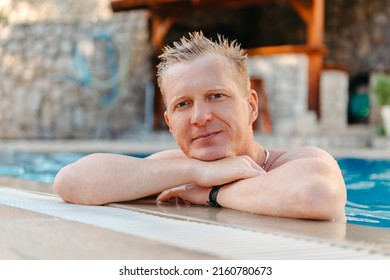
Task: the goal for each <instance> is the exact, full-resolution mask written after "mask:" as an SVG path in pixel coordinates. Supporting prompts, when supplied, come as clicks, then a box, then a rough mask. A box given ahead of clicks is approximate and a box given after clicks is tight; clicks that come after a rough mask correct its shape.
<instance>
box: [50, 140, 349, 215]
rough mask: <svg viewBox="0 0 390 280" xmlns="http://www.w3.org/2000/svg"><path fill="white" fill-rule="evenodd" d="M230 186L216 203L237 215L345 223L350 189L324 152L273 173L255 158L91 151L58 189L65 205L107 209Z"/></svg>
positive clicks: (193, 198) (284, 161)
mask: <svg viewBox="0 0 390 280" xmlns="http://www.w3.org/2000/svg"><path fill="white" fill-rule="evenodd" d="M221 184H226V185H225V186H224V187H223V188H222V189H221V190H220V191H219V195H218V203H219V204H221V205H222V206H223V207H226V208H231V209H235V210H240V211H245V212H251V213H256V214H263V215H269V216H280V217H290V218H303V219H318V220H341V221H344V220H345V213H344V206H345V201H346V191H345V184H344V180H343V178H342V175H341V172H340V169H339V167H338V165H337V163H336V161H335V160H334V159H333V158H332V157H331V156H330V155H329V154H327V153H326V152H324V151H322V150H320V149H317V148H313V147H306V148H300V149H297V150H294V151H291V152H287V153H285V154H283V155H281V156H280V157H279V158H277V159H276V160H274V161H273V162H272V163H271V166H270V167H269V168H268V172H265V171H264V170H262V169H261V168H260V167H259V166H258V165H257V164H256V163H254V162H253V161H252V160H251V159H250V158H249V157H245V156H243V157H232V158H225V159H222V160H218V161H214V162H202V161H198V160H194V159H189V158H186V157H185V156H183V155H182V154H181V152H179V151H169V152H163V153H160V154H156V155H154V156H151V157H150V158H147V159H138V158H133V157H128V156H123V155H114V154H93V155H90V156H87V157H84V158H82V159H80V160H79V161H77V162H76V163H73V164H71V165H68V166H66V167H65V168H63V169H62V170H61V171H60V172H59V174H58V175H57V176H56V179H55V181H54V188H55V190H56V192H57V193H58V194H59V195H60V196H61V197H62V198H63V199H64V200H65V201H68V202H71V203H79V204H105V203H109V202H118V201H128V200H134V199H138V198H142V197H145V196H149V195H152V194H159V193H160V195H159V197H158V198H157V200H158V201H159V202H162V201H166V200H168V199H170V198H172V197H179V198H182V199H183V200H186V201H189V202H191V203H194V204H201V205H202V204H204V205H206V204H207V200H208V194H209V192H210V187H212V186H215V185H221Z"/></svg>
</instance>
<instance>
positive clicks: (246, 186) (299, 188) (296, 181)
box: [159, 147, 346, 221]
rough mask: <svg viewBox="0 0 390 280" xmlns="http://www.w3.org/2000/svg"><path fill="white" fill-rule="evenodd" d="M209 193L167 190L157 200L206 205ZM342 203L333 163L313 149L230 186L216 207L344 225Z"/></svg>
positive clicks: (290, 155) (298, 151) (342, 187)
mask: <svg viewBox="0 0 390 280" xmlns="http://www.w3.org/2000/svg"><path fill="white" fill-rule="evenodd" d="M189 192H192V193H191V194H190V193H189ZM175 193H176V194H175ZM195 193H196V194H197V195H195ZM208 193H209V189H205V188H201V187H194V186H187V190H184V189H180V188H176V189H173V190H168V191H166V192H164V193H163V194H162V195H160V197H159V200H160V201H162V200H166V199H168V198H169V197H171V196H174V195H177V196H180V197H181V198H183V199H185V200H189V199H190V198H191V197H195V198H196V199H197V201H192V202H194V203H198V204H206V202H207V200H208ZM190 201H191V200H190ZM345 202H346V190H345V184H344V180H343V178H342V175H341V171H340V169H339V167H338V165H337V163H336V161H335V160H334V159H333V158H332V157H331V156H330V155H329V154H328V153H326V152H325V151H322V150H320V149H318V148H314V147H305V148H300V149H296V150H293V151H291V152H287V153H285V154H283V155H282V156H280V157H279V158H278V159H276V160H275V161H274V162H273V163H272V164H271V166H270V168H269V171H268V172H267V173H264V174H261V175H260V176H257V177H253V178H248V179H244V180H239V181H236V182H233V183H230V184H228V185H226V186H224V187H223V188H222V189H220V191H219V194H218V203H219V204H221V205H222V206H224V207H226V208H231V209H235V210H240V211H245V212H251V213H256V214H263V215H269V216H280V217H289V218H303V219H316V220H341V221H345V213H344V206H345Z"/></svg>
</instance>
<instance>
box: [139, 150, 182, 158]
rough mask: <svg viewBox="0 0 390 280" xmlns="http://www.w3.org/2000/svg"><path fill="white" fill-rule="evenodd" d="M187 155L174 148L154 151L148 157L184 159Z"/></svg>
mask: <svg viewBox="0 0 390 280" xmlns="http://www.w3.org/2000/svg"><path fill="white" fill-rule="evenodd" d="M182 158H186V155H184V153H183V152H182V151H181V150H179V149H172V150H166V151H161V152H157V153H154V154H152V155H150V156H148V157H147V159H182Z"/></svg>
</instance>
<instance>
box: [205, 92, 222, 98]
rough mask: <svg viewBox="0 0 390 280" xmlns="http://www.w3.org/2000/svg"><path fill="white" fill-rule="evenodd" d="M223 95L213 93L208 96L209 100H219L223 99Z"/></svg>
mask: <svg viewBox="0 0 390 280" xmlns="http://www.w3.org/2000/svg"><path fill="white" fill-rule="evenodd" d="M224 96H225V95H224V94H223V93H219V92H218V93H213V94H211V95H210V96H209V98H210V99H219V98H222V97H224Z"/></svg>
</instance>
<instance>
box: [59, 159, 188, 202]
mask: <svg viewBox="0 0 390 280" xmlns="http://www.w3.org/2000/svg"><path fill="white" fill-rule="evenodd" d="M191 161H192V160H190V159H185V158H183V159H172V160H158V159H140V158H134V157H128V156H124V155H115V154H92V155H89V156H86V157H84V158H82V159H80V160H79V161H77V162H75V163H73V164H70V165H68V166H66V167H64V168H63V169H62V170H61V171H60V172H59V173H58V174H57V176H56V178H55V180H54V189H55V191H56V192H57V193H58V194H59V195H60V196H61V197H62V198H63V199H64V200H65V201H68V202H72V203H79V204H105V203H109V202H117V201H128V200H134V199H138V198H141V197H145V196H149V195H152V194H156V193H159V192H161V191H163V190H166V189H169V188H172V187H175V186H179V185H183V184H188V183H191V182H192V181H194V179H193V175H194V172H193V168H191V166H192V164H191ZM192 167H193V166H192Z"/></svg>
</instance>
